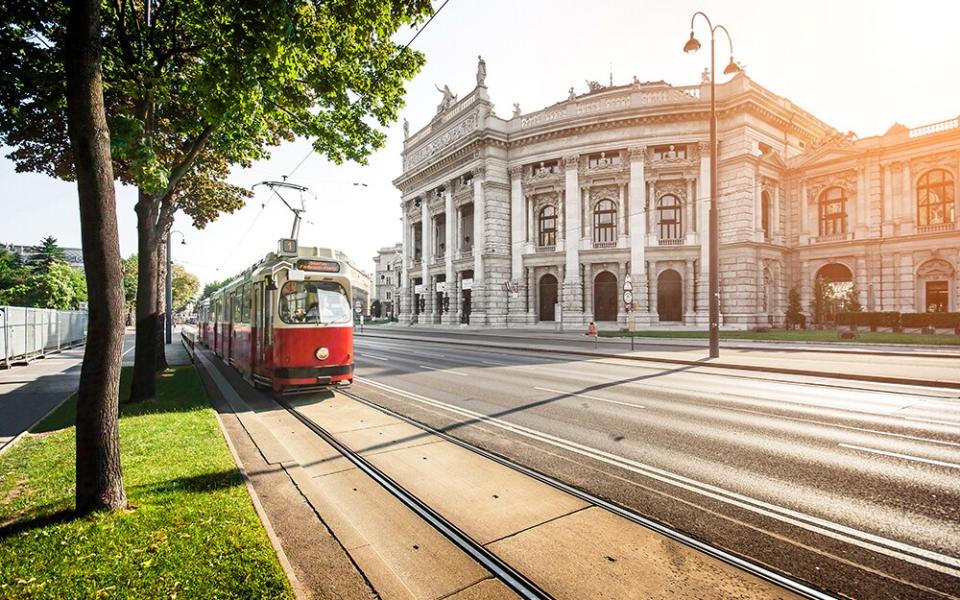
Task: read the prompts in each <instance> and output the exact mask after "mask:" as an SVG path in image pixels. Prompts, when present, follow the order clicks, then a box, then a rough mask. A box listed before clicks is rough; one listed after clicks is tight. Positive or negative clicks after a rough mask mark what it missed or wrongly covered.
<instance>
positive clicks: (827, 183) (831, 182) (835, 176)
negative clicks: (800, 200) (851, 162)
mask: <svg viewBox="0 0 960 600" xmlns="http://www.w3.org/2000/svg"><path fill="white" fill-rule="evenodd" d="M806 185H807V198H808V200H809V202H810V203H811V204H815V203H817V202H818V201H819V199H820V193H821V192H823V191H824V190H826V189H828V188H832V187H839V188H842V189H843V191H844V192H846V195H847V197H848V198H855V197H856V196H857V172H856V171H855V170H854V169H848V170H846V171H841V172H839V173H830V174H829V175H823V176H820V177H815V178H812V179H808V180H807V181H806Z"/></svg>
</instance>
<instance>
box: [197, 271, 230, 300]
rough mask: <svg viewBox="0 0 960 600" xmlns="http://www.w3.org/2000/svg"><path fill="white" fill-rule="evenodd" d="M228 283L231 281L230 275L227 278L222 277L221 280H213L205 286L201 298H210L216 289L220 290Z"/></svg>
mask: <svg viewBox="0 0 960 600" xmlns="http://www.w3.org/2000/svg"><path fill="white" fill-rule="evenodd" d="M228 283H230V278H229V277H228V278H227V279H221V280H219V281H211V282H210V283H208V284H207V285H205V286H203V293H202V294H200V299H201V300H203V299H204V298H209V297H210V296H212V295H213V293H214V292H215V291H217V290H219V289H220V288H222V287H223V286H225V285H227V284H228Z"/></svg>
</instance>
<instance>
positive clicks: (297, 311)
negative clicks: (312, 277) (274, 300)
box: [280, 281, 353, 325]
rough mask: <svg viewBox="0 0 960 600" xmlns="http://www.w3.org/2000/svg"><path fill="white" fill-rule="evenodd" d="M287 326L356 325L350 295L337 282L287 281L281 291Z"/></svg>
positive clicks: (284, 318) (283, 313) (283, 319)
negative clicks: (307, 324) (303, 324)
mask: <svg viewBox="0 0 960 600" xmlns="http://www.w3.org/2000/svg"><path fill="white" fill-rule="evenodd" d="M280 319H281V320H282V321H283V322H284V323H291V324H300V323H316V324H318V325H334V324H338V325H340V324H348V323H352V322H353V318H352V316H351V314H350V301H349V300H348V299H347V292H346V290H344V289H343V286H341V285H340V284H339V283H337V282H335V281H288V282H286V283H285V284H283V288H282V289H281V290H280Z"/></svg>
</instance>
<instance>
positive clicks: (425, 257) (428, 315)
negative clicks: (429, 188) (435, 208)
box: [417, 196, 433, 323]
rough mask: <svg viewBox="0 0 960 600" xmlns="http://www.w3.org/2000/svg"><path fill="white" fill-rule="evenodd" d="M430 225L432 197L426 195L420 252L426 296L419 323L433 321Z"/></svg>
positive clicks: (423, 207) (421, 222)
mask: <svg viewBox="0 0 960 600" xmlns="http://www.w3.org/2000/svg"><path fill="white" fill-rule="evenodd" d="M430 226H431V223H430V198H429V196H426V197H424V198H423V199H422V200H421V201H420V244H421V245H420V247H421V249H422V252H421V253H420V277H422V278H423V291H422V292H421V293H420V297H421V298H425V301H424V303H423V312H421V313H420V318H419V319H417V322H418V323H432V322H433V291H432V286H431V285H430V283H431V282H430V269H429V266H428V265H429V264H430V257H432V256H433V244H431V240H430V229H431V227H430ZM424 294H426V296H424Z"/></svg>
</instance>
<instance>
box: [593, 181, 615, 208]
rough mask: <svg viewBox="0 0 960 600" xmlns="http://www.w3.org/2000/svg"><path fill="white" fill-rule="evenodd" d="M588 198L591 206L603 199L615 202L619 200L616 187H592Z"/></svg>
mask: <svg viewBox="0 0 960 600" xmlns="http://www.w3.org/2000/svg"><path fill="white" fill-rule="evenodd" d="M589 198H590V204H591V205H593V204H594V203H596V202H599V201H600V200H603V199H605V198H606V199H609V200H613V201H614V202H617V201H618V200H619V198H620V188H619V186H616V185H601V186H597V187H592V188H590V190H589Z"/></svg>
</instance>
